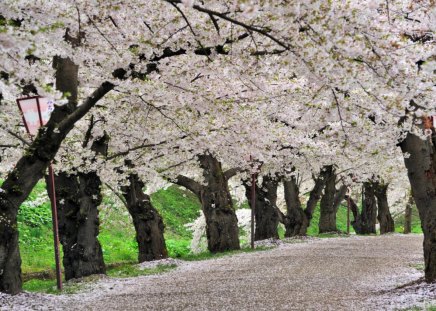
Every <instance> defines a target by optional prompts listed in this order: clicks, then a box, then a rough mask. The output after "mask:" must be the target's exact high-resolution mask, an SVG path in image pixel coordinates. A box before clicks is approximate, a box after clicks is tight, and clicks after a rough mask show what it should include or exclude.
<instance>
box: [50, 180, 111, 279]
mask: <svg viewBox="0 0 436 311" xmlns="http://www.w3.org/2000/svg"><path fill="white" fill-rule="evenodd" d="M55 184H56V199H57V206H58V219H59V236H60V242H61V244H62V248H63V252H64V258H63V264H64V269H65V279H66V280H70V279H74V278H81V277H84V276H88V275H92V274H104V273H105V272H106V268H105V265H104V261H103V252H102V249H101V245H100V243H99V241H98V239H97V236H98V233H99V218H98V208H97V207H98V206H99V205H100V203H101V201H102V195H101V190H100V187H101V181H100V178H99V177H98V175H97V173H96V172H89V173H78V174H77V175H68V174H67V173H64V172H61V173H59V174H58V175H56V176H55Z"/></svg>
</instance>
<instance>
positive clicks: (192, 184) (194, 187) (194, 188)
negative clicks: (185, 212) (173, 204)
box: [173, 175, 203, 197]
mask: <svg viewBox="0 0 436 311" xmlns="http://www.w3.org/2000/svg"><path fill="white" fill-rule="evenodd" d="M173 182H174V183H175V184H177V185H179V186H182V187H185V188H186V189H188V190H189V191H191V192H192V193H194V194H195V195H196V196H197V197H200V192H201V189H202V188H203V186H202V185H201V184H200V183H198V182H196V181H195V180H193V179H191V178H189V177H186V176H183V175H179V176H177V177H176V179H175V180H174V181H173Z"/></svg>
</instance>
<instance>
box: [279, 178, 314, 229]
mask: <svg viewBox="0 0 436 311" xmlns="http://www.w3.org/2000/svg"><path fill="white" fill-rule="evenodd" d="M283 186H284V191H285V201H286V209H287V215H286V216H285V217H282V218H283V219H284V222H283V224H284V225H285V229H286V231H285V237H292V236H300V235H306V231H307V227H308V222H309V220H308V218H307V217H306V214H305V213H304V210H303V208H302V207H301V202H300V198H299V197H300V189H299V188H298V184H297V181H296V179H295V176H292V177H291V179H290V180H284V181H283Z"/></svg>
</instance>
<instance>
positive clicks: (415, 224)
mask: <svg viewBox="0 0 436 311" xmlns="http://www.w3.org/2000/svg"><path fill="white" fill-rule="evenodd" d="M394 221H395V232H398V233H403V232H404V213H400V214H399V215H398V216H396V217H394ZM411 229H412V230H411V231H412V233H422V228H421V221H420V219H419V214H418V210H417V208H416V206H415V205H414V206H413V207H412V228H411Z"/></svg>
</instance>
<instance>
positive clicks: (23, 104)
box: [17, 96, 62, 290]
mask: <svg viewBox="0 0 436 311" xmlns="http://www.w3.org/2000/svg"><path fill="white" fill-rule="evenodd" d="M17 104H18V108H19V109H20V111H21V114H22V116H23V122H24V126H25V127H26V131H27V133H28V134H29V135H30V136H31V137H32V136H35V135H36V134H37V133H38V129H39V128H40V127H42V126H44V125H45V124H47V122H48V120H49V119H50V114H51V113H52V112H53V110H54V103H53V101H51V100H49V99H48V98H44V97H40V96H33V97H25V98H19V99H17ZM48 174H49V179H50V184H49V185H47V187H49V188H48V189H49V191H48V193H49V194H50V202H51V212H52V222H53V239H54V250H55V262H56V280H57V288H58V289H59V290H62V272H61V265H60V256H59V229H58V216H57V206H56V192H55V182H54V173H53V166H52V164H51V163H50V166H49V168H48Z"/></svg>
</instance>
